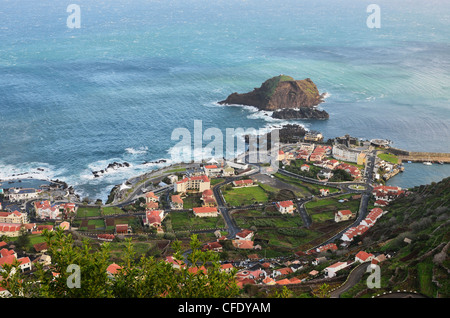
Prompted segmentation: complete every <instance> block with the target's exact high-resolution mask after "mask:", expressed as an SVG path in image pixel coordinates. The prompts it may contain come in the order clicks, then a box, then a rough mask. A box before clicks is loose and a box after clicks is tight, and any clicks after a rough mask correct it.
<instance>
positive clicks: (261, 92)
mask: <svg viewBox="0 0 450 318" xmlns="http://www.w3.org/2000/svg"><path fill="white" fill-rule="evenodd" d="M322 102H323V94H319V90H318V89H317V87H316V84H314V83H313V81H312V80H311V79H309V78H307V79H304V80H294V79H293V78H292V77H290V76H286V75H279V76H275V77H272V78H270V79H268V80H267V81H265V82H264V83H263V84H262V85H261V87H259V88H255V89H254V90H253V91H252V92H249V93H244V94H238V93H233V94H231V95H229V96H228V97H227V99H225V100H223V101H221V102H219V104H228V105H247V106H255V107H257V108H258V109H260V110H269V111H270V110H277V109H283V108H300V107H314V106H317V105H318V104H320V103H322Z"/></svg>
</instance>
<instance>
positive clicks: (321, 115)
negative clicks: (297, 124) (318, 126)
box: [272, 107, 330, 120]
mask: <svg viewBox="0 0 450 318" xmlns="http://www.w3.org/2000/svg"><path fill="white" fill-rule="evenodd" d="M272 118H277V119H288V120H289V119H329V118H330V115H329V114H328V113H327V112H326V111H324V110H318V109H317V108H313V107H300V108H298V109H290V108H284V109H280V110H277V111H274V112H273V113H272Z"/></svg>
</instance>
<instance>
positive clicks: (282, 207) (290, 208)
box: [275, 201, 295, 214]
mask: <svg viewBox="0 0 450 318" xmlns="http://www.w3.org/2000/svg"><path fill="white" fill-rule="evenodd" d="M275 206H276V207H277V210H278V211H279V212H280V213H282V214H285V213H289V214H293V213H294V210H295V208H294V202H292V201H280V202H277V203H276V204H275Z"/></svg>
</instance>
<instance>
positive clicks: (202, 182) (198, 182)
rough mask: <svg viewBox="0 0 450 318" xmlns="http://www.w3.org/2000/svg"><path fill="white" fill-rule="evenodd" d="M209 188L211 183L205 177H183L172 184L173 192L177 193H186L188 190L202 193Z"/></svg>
mask: <svg viewBox="0 0 450 318" xmlns="http://www.w3.org/2000/svg"><path fill="white" fill-rule="evenodd" d="M210 188H211V182H210V180H209V178H208V177H207V176H205V175H201V176H193V177H185V178H184V179H182V180H180V181H178V182H176V183H175V184H174V191H175V192H177V193H186V192H187V191H188V190H191V191H195V192H203V191H205V190H206V189H210Z"/></svg>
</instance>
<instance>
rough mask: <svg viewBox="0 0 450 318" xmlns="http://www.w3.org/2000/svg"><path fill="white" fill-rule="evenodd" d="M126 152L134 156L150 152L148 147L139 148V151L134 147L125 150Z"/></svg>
mask: <svg viewBox="0 0 450 318" xmlns="http://www.w3.org/2000/svg"><path fill="white" fill-rule="evenodd" d="M125 151H126V152H127V153H129V154H132V155H139V154H145V153H147V152H148V147H146V146H145V147H139V148H137V149H135V148H133V147H129V148H125Z"/></svg>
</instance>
